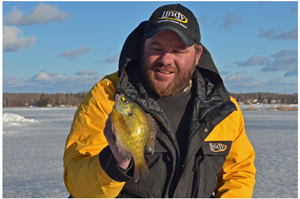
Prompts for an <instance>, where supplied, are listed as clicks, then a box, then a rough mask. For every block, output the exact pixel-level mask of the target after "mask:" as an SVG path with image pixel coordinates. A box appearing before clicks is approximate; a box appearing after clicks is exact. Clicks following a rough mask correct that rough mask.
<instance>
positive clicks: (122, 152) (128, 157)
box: [116, 142, 131, 162]
mask: <svg viewBox="0 0 300 199" xmlns="http://www.w3.org/2000/svg"><path fill="white" fill-rule="evenodd" d="M116 146H117V148H118V151H119V153H120V154H121V155H122V157H123V160H124V162H125V161H126V160H129V159H130V158H131V155H130V153H129V152H127V151H126V150H124V149H122V148H121V147H120V145H119V144H118V142H116Z"/></svg>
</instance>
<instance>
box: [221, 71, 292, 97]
mask: <svg viewBox="0 0 300 199" xmlns="http://www.w3.org/2000/svg"><path fill="white" fill-rule="evenodd" d="M222 78H223V81H224V84H225V86H226V89H227V90H228V91H229V92H232V93H240V92H243V93H247V92H271V93H295V92H297V91H298V83H297V82H294V83H285V82H283V81H281V79H280V78H278V77H276V78H273V79H271V80H269V81H266V82H264V81H259V80H256V79H255V78H253V77H250V76H248V75H244V74H239V73H237V74H233V75H230V76H225V77H222Z"/></svg>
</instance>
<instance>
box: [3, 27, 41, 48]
mask: <svg viewBox="0 0 300 199" xmlns="http://www.w3.org/2000/svg"><path fill="white" fill-rule="evenodd" d="M35 40H36V37H35V36H34V35H33V36H28V37H23V36H22V30H20V29H18V28H16V27H14V26H3V51H4V52H12V51H19V50H20V49H22V48H24V47H25V46H33V45H34V44H35Z"/></svg>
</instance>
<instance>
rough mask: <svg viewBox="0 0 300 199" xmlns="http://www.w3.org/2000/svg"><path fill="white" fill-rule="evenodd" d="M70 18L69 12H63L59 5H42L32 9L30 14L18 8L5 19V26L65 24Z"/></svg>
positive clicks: (14, 8)
mask: <svg viewBox="0 0 300 199" xmlns="http://www.w3.org/2000/svg"><path fill="white" fill-rule="evenodd" d="M68 16H69V13H68V12H62V11H60V10H59V8H58V6H57V5H49V4H46V3H40V4H39V5H38V6H37V7H35V8H33V9H31V11H30V12H29V13H28V14H25V12H23V11H21V10H18V8H17V7H16V6H14V7H13V9H12V11H10V12H8V13H7V14H6V15H5V16H4V17H3V24H4V25H33V24H45V23H50V22H54V21H59V22H65V21H66V18H67V17H68Z"/></svg>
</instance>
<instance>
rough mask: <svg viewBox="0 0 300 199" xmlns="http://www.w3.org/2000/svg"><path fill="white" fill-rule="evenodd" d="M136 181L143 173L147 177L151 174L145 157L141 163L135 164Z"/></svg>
mask: <svg viewBox="0 0 300 199" xmlns="http://www.w3.org/2000/svg"><path fill="white" fill-rule="evenodd" d="M134 166H135V168H134V181H135V182H137V181H138V180H139V179H140V176H141V175H140V174H142V175H143V176H144V177H147V176H148V175H149V169H148V167H147V164H146V161H145V159H143V162H141V163H140V164H135V165H134Z"/></svg>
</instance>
